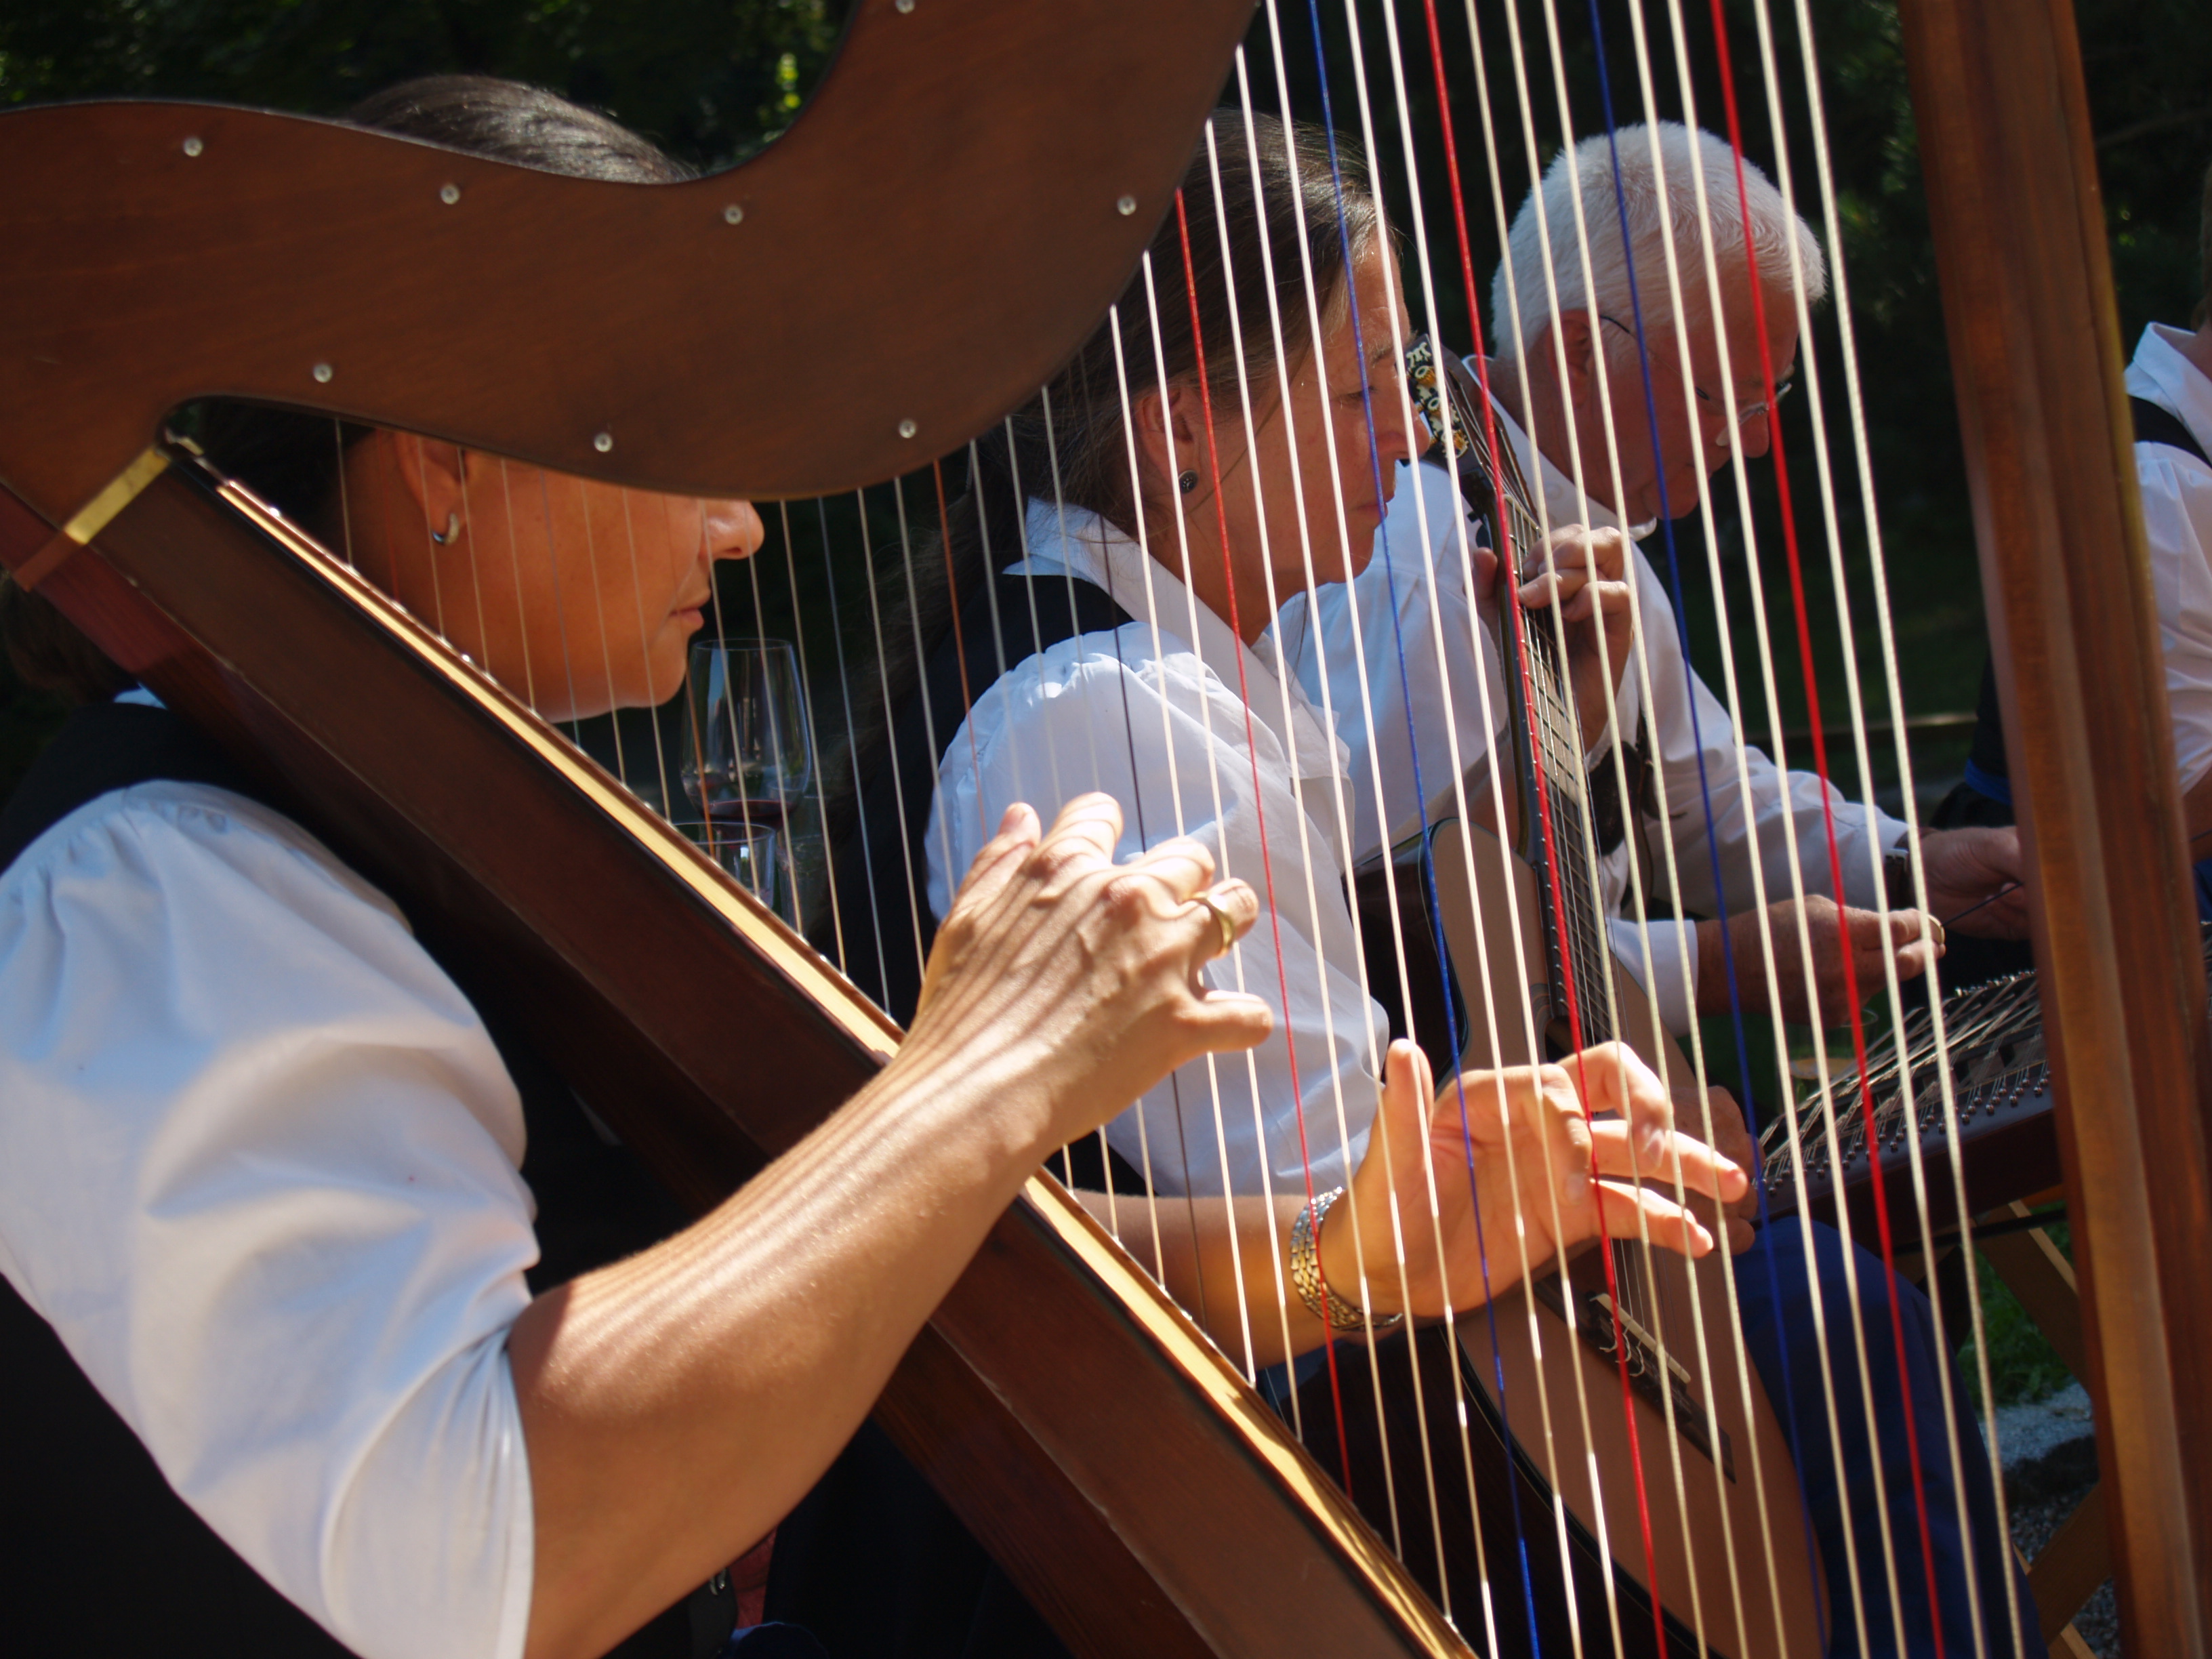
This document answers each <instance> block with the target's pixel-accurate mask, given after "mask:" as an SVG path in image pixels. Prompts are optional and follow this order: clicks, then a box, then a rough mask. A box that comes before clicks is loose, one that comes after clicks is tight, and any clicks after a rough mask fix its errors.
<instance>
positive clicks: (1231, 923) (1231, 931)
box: [1192, 891, 1237, 957]
mask: <svg viewBox="0 0 2212 1659" xmlns="http://www.w3.org/2000/svg"><path fill="white" fill-rule="evenodd" d="M1192 902H1193V903H1194V904H1202V905H1204V906H1205V907H1206V911H1207V913H1208V914H1209V915H1212V918H1213V925H1214V926H1215V927H1218V928H1219V929H1220V930H1221V948H1220V949H1219V950H1218V951H1215V952H1214V955H1216V956H1218V957H1225V956H1227V955H1228V954H1229V952H1230V951H1231V949H1232V948H1233V947H1234V946H1235V945H1236V943H1237V918H1236V917H1234V916H1232V915H1230V914H1229V907H1228V906H1227V905H1225V904H1224V903H1223V902H1221V901H1220V900H1219V899H1218V898H1216V897H1215V896H1213V895H1212V892H1210V891H1209V892H1204V893H1200V894H1199V895H1197V896H1195V897H1194V899H1193V900H1192Z"/></svg>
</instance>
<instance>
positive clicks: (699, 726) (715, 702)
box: [678, 639, 812, 921]
mask: <svg viewBox="0 0 2212 1659" xmlns="http://www.w3.org/2000/svg"><path fill="white" fill-rule="evenodd" d="M685 707H686V711H687V714H688V716H689V718H688V719H687V720H686V721H685V722H684V737H683V740H682V741H683V753H682V756H681V757H680V760H679V763H678V777H679V778H680V780H681V781H682V783H683V786H684V794H685V795H686V796H687V797H688V798H689V799H690V803H691V805H692V806H693V807H694V808H695V809H696V811H697V812H698V814H699V817H698V818H697V819H696V820H695V821H694V822H695V826H696V828H698V829H701V830H702V832H703V833H702V835H701V836H700V837H699V839H700V840H701V841H702V842H703V844H704V845H705V846H706V848H707V850H708V853H709V854H711V855H713V856H714V859H715V860H716V861H717V862H718V863H720V865H721V866H722V867H723V868H724V869H726V870H727V871H729V872H730V873H731V874H732V875H733V876H735V877H737V878H738V880H740V881H742V882H744V884H745V885H746V886H747V887H748V888H749V889H750V890H751V891H752V892H753V893H754V894H755V896H757V897H758V898H759V899H760V900H761V901H762V902H763V903H765V904H767V905H769V907H770V908H773V909H775V911H776V912H777V914H779V915H782V916H783V917H784V918H785V920H787V921H790V920H793V917H792V915H791V908H792V904H793V889H794V887H795V879H794V876H793V870H792V869H791V848H790V846H789V842H788V838H787V836H786V834H785V828H786V821H787V819H788V817H790V814H791V812H792V811H793V809H794V808H795V807H796V806H798V805H799V803H800V802H801V801H802V800H803V799H805V794H806V787H807V785H808V783H809V782H810V781H811V777H812V769H811V765H810V764H809V762H808V745H807V739H806V702H805V695H804V693H803V691H802V690H801V688H800V685H799V656H798V653H797V652H795V651H794V650H793V648H792V647H791V645H790V643H789V642H788V641H783V640H757V639H726V640H700V641H695V642H694V643H693V644H692V647H691V672H690V679H689V680H688V681H687V682H686V685H685Z"/></svg>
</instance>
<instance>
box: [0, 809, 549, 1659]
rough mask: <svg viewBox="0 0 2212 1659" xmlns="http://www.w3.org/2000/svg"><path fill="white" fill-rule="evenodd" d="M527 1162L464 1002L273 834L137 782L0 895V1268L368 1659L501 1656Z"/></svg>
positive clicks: (33, 853) (509, 1087)
mask: <svg viewBox="0 0 2212 1659" xmlns="http://www.w3.org/2000/svg"><path fill="white" fill-rule="evenodd" d="M522 1152H523V1124H522V1109H521V1103H520V1099H519V1098H518V1097H517V1096H516V1093H515V1091H514V1087H513V1084H512V1083H511V1082H510V1081H509V1079H508V1078H507V1071H506V1067H505V1066H504V1065H503V1064H502V1063H501V1060H500V1057H499V1054H498V1052H497V1051H496V1050H495V1048H493V1046H492V1043H491V1040H490V1038H489V1036H487V1035H486V1033H485V1030H484V1028H483V1024H482V1023H481V1022H480V1021H479V1020H478V1019H477V1016H476V1013H475V1012H474V1010H472V1009H471V1007H470V1006H469V1004H468V1002H467V1000H465V998H464V997H463V996H462V995H461V994H460V992H459V990H458V989H456V988H455V987H454V986H453V982H452V981H450V980H448V979H447V977H446V975H444V974H443V973H442V972H441V970H440V969H438V967H437V966H436V964H435V963H433V962H432V961H431V960H430V958H429V957H428V955H427V954H425V952H424V951H422V947H421V946H420V945H416V942H415V940H414V939H413V937H412V936H411V935H410V933H409V932H408V929H407V925H406V923H405V922H404V921H403V920H402V919H401V918H400V915H399V914H398V911H397V910H396V909H394V908H393V907H392V904H391V903H390V902H389V901H387V900H386V898H385V897H384V896H382V895H381V894H380V893H378V892H377V891H375V890H374V889H373V888H371V887H369V886H368V885H367V884H364V883H363V882H362V880H361V879H360V878H358V877H356V875H354V874H353V873H352V872H350V871H349V870H348V869H347V868H346V867H345V866H343V865H342V864H341V863H339V862H338V860H337V859H335V858H334V857H332V856H331V854H330V853H329V852H328V851H326V850H325V848H322V847H321V846H320V845H319V844H318V843H317V842H315V841H314V840H313V838H312V837H310V836H307V834H306V833H305V832H304V831H302V830H301V829H299V828H297V827H296V826H295V825H294V824H292V823H289V822H288V821H287V820H285V819H283V818H282V817H278V816H276V814H274V813H271V812H270V811H266V810H264V808H262V807H260V806H258V805H254V804H253V803H252V802H249V801H246V800H245V799H240V797H238V796H236V795H234V794H231V793H228V792H227V791H224V790H220V789H213V788H209V787H203V786H198V785H188V784H179V783H149V784H143V785H140V786H138V787H135V788H131V789H127V790H122V791H118V792H116V793H111V794H107V795H103V796H101V797H100V798H99V799H96V800H94V801H92V802H89V803H88V804H87V805H84V806H82V807H80V808H79V809H77V811H75V812H72V813H71V814H70V815H69V816H68V817H65V818H64V819H62V820H61V821H60V822H59V823H56V824H54V825H53V826H52V827H51V828H50V829H47V830H46V833H45V834H44V835H42V836H40V837H39V838H38V839H37V840H36V841H35V842H33V843H32V844H31V846H30V847H29V848H27V849H26V850H25V851H24V853H23V854H22V855H21V857H19V858H18V859H17V860H15V864H14V865H13V866H11V867H10V868H9V870H8V871H7V872H5V874H4V876H0V1273H5V1274H6V1276H7V1278H8V1280H9V1283H10V1284H11V1285H14V1286H15V1289H16V1290H17V1291H19V1292H20V1293H21V1295H22V1297H23V1298H24V1299H25V1300H26V1301H27V1303H29V1304H30V1305H31V1307H32V1308H33V1310H36V1311H37V1312H38V1313H39V1314H40V1316H43V1317H44V1318H45V1319H46V1320H47V1321H48V1322H50V1323H51V1324H52V1326H53V1327H54V1328H55V1330H56V1331H57V1332H58V1334H59V1335H60V1336H61V1339H62V1340H63V1341H64V1344H66V1345H67V1346H68V1349H69V1351H70V1354H71V1355H72V1356H73V1357H74V1358H75V1359H76V1362H77V1364H79V1365H80V1366H81V1367H82V1369H83V1370H84V1371H85V1373H86V1375H87V1376H89V1377H90V1378H91V1380H92V1382H93V1383H94V1385H95V1386H96V1387H97V1388H98V1389H99V1390H100V1394H101V1395H103V1396H104V1397H105V1398H106V1401H108V1403H109V1404H110V1405H112V1407H114V1408H115V1409H116V1411H117V1412H118V1413H120V1414H121V1416H122V1418H123V1420H124V1421H125V1423H127V1424H129V1425H130V1426H131V1429H132V1430H133V1431H135V1432H136V1433H137V1436H138V1437H139V1438H140V1440H141V1441H143V1443H145V1445H146V1447H147V1449H149V1451H150V1452H151V1453H152V1454H153V1457H154V1461H155V1463H156V1464H158V1465H159V1466H160V1468H161V1473H162V1474H163V1475H164V1476H166V1477H167V1480H168V1481H169V1483H170V1485H171V1486H173V1487H174V1488H175V1489H176V1491H177V1492H178V1493H179V1495H180V1496H181V1497H182V1498H184V1499H185V1502H186V1503H187V1504H191V1507H192V1508H193V1509H194V1510H196V1511H197V1513H198V1514H199V1515H200V1516H202V1518H204V1520H205V1521H206V1522H208V1524H209V1525H210V1526H211V1527H212V1528H214V1529H215V1531H216V1533H217V1534H219V1535H220V1536H221V1537H222V1539H223V1540H224V1541H225V1542H227V1543H228V1544H229V1545H230V1546H231V1547H232V1548H234V1549H235V1550H236V1551H237V1552H238V1553H240V1555H241V1556H243V1557H244V1558H245V1559H246V1561H247V1563H248V1564H249V1565H252V1567H253V1569H254V1570H255V1571H257V1572H258V1573H260V1574H261V1575H262V1577H264V1578H265V1579H267V1580H268V1581H269V1582H270V1583H271V1584H273V1585H274V1586H276V1589H279V1590H281V1591H282V1592H283V1594H284V1595H287V1596H289V1597H290V1598H291V1600H292V1601H295V1602H296V1603H298V1605H299V1606H300V1607H302V1608H304V1609H305V1610H306V1611H307V1613H309V1614H310V1615H312V1616H313V1618H314V1619H315V1620H317V1621H318V1622H319V1623H320V1624H321V1625H322V1626H324V1627H325V1629H327V1630H329V1631H330V1632H331V1634H332V1635H334V1636H336V1637H337V1638H338V1640H340V1641H341V1642H343V1643H344V1644H346V1645H347V1646H349V1647H350V1648H352V1649H354V1650H356V1652H358V1653H360V1654H362V1655H363V1656H366V1659H384V1656H390V1659H443V1656H451V1659H463V1656H469V1659H479V1656H500V1659H512V1656H515V1655H519V1654H520V1652H521V1651H522V1645H523V1638H524V1635H525V1632H526V1624H527V1621H528V1617H529V1610H530V1591H531V1575H532V1516H531V1497H530V1470H529V1464H528V1460H527V1458H526V1455H525V1449H524V1444H523V1437H522V1427H521V1421H520V1415H519V1413H518V1409H517V1406H516V1402H515V1395H514V1386H513V1379H512V1377H511V1376H510V1374H509V1371H508V1369H507V1328H508V1327H509V1326H510V1325H511V1324H512V1323H513V1321H514V1318H515V1316H517V1315H518V1314H519V1313H520V1312H521V1310H522V1309H523V1307H524V1306H525V1305H526V1304H527V1303H528V1301H529V1299H530V1297H529V1292H528V1291H527V1290H526V1287H525V1285H524V1283H523V1272H524V1270H525V1269H526V1267H529V1266H531V1264H532V1262H533V1261H535V1260H536V1259H537V1254H538V1251H537V1243H536V1240H535V1237H534V1236H533V1235H532V1231H531V1218H532V1201H531V1196H530V1194H529V1191H528V1189H527V1188H526V1187H525V1186H524V1184H523V1182H522V1178H521V1176H520V1174H519V1173H518V1170H519V1167H520V1164H521V1161H522ZM122 1570H126V1571H127V1565H126V1566H125V1567H124V1568H123V1569H122ZM151 1639H152V1640H153V1642H154V1644H155V1645H156V1646H158V1645H159V1638H158V1635H155V1636H154V1637H153V1638H151Z"/></svg>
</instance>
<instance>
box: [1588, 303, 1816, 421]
mask: <svg viewBox="0 0 2212 1659" xmlns="http://www.w3.org/2000/svg"><path fill="white" fill-rule="evenodd" d="M1598 321H1600V322H1601V323H1611V324H1612V325H1613V326H1614V327H1615V328H1617V329H1619V330H1620V331H1621V332H1622V333H1623V334H1626V336H1628V337H1629V338H1630V339H1634V338H1635V337H1636V331H1635V330H1634V329H1632V328H1631V327H1629V325H1627V324H1626V323H1624V322H1621V321H1620V320H1619V319H1615V318H1612V317H1607V316H1606V315H1605V314H1604V313H1599V315H1598ZM1796 384H1797V383H1796V381H1795V380H1782V381H1780V382H1778V384H1777V385H1776V386H1775V388H1774V396H1773V397H1771V398H1761V399H1760V400H1759V402H1757V403H1755V404H1737V405H1736V411H1735V423H1736V424H1737V425H1738V426H1740V427H1742V426H1749V425H1750V424H1751V423H1752V422H1753V421H1755V420H1757V419H1759V416H1762V415H1771V414H1772V413H1773V412H1774V410H1775V406H1776V405H1777V404H1779V403H1781V401H1782V400H1783V399H1784V398H1787V397H1788V396H1789V395H1790V389H1791V388H1792V387H1793V386H1796ZM1690 390H1691V391H1692V392H1696V393H1697V394H1698V406H1699V408H1700V409H1701V410H1705V412H1706V413H1708V414H1711V415H1714V416H1719V417H1720V418H1722V419H1723V420H1725V419H1726V418H1727V411H1728V405H1727V404H1724V403H1723V402H1722V401H1721V400H1720V399H1719V398H1716V397H1714V396H1713V394H1712V393H1711V392H1708V391H1706V390H1705V387H1703V386H1699V384H1698V383H1697V382H1696V381H1694V380H1692V382H1691V383H1690Z"/></svg>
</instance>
